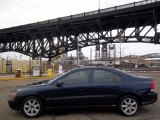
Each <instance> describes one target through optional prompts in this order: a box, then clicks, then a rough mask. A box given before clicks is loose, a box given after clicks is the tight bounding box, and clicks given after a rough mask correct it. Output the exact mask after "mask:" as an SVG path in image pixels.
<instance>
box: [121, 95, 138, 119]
mask: <svg viewBox="0 0 160 120" xmlns="http://www.w3.org/2000/svg"><path fill="white" fill-rule="evenodd" d="M127 101H128V103H127ZM129 101H131V102H129ZM129 103H131V104H129ZM139 108H140V104H139V101H138V99H137V98H136V97H134V96H132V95H126V96H124V97H122V98H121V99H120V100H119V102H118V109H119V111H120V112H121V114H122V115H124V116H127V117H131V116H135V115H136V114H137V111H138V110H139Z"/></svg>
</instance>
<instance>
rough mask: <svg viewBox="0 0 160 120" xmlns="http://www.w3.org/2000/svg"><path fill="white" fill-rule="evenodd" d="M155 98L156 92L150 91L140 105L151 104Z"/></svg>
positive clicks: (156, 97)
mask: <svg viewBox="0 0 160 120" xmlns="http://www.w3.org/2000/svg"><path fill="white" fill-rule="evenodd" d="M157 99H158V94H157V93H156V92H150V93H149V94H148V96H147V98H146V99H145V101H143V102H142V106H144V105H149V104H153V103H155V102H156V101H157Z"/></svg>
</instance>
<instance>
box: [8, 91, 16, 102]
mask: <svg viewBox="0 0 160 120" xmlns="http://www.w3.org/2000/svg"><path fill="white" fill-rule="evenodd" d="M15 99H16V93H15V92H11V93H10V95H9V100H12V101H14V100H15Z"/></svg>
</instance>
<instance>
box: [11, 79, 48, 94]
mask: <svg viewBox="0 0 160 120" xmlns="http://www.w3.org/2000/svg"><path fill="white" fill-rule="evenodd" d="M49 81H50V80H44V81H39V82H34V83H31V84H27V85H24V86H16V87H15V88H14V89H12V90H11V91H12V92H13V91H20V90H22V89H30V88H36V87H41V86H44V85H47V84H48V82H49Z"/></svg>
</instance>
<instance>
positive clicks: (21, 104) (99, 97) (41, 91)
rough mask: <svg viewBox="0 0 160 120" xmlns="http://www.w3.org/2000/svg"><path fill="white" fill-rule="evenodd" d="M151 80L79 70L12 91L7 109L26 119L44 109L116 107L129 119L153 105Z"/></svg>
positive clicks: (108, 70) (93, 69) (103, 69)
mask: <svg viewBox="0 0 160 120" xmlns="http://www.w3.org/2000/svg"><path fill="white" fill-rule="evenodd" d="M154 88H155V83H154V80H153V79H152V78H146V77H137V76H134V75H130V74H128V73H126V72H124V71H120V70H118V69H114V68H109V67H83V68H76V69H73V70H70V71H68V72H66V73H64V74H62V75H60V76H58V77H57V78H55V79H53V80H48V81H47V80H46V81H42V82H37V83H33V84H30V85H26V86H23V87H20V88H18V89H15V90H12V92H11V93H10V96H9V100H8V103H9V106H10V108H11V109H13V110H18V111H21V112H22V113H23V115H24V116H26V117H29V118H34V117H38V116H40V115H41V113H42V112H43V110H44V109H53V108H61V109H63V108H75V107H94V106H96V107H97V106H99V107H105V106H106V107H107V106H112V107H117V108H118V110H119V111H120V112H121V113H122V114H123V115H125V116H133V115H135V114H136V113H137V111H138V110H139V108H140V107H142V106H144V105H148V104H152V103H155V102H156V101H157V93H156V92H154Z"/></svg>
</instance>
